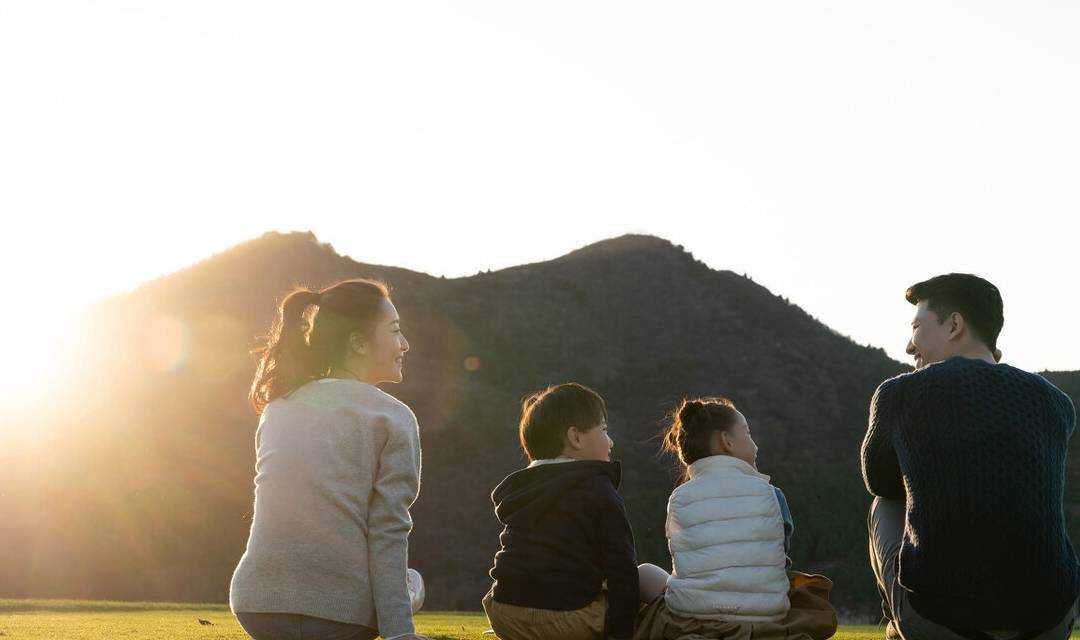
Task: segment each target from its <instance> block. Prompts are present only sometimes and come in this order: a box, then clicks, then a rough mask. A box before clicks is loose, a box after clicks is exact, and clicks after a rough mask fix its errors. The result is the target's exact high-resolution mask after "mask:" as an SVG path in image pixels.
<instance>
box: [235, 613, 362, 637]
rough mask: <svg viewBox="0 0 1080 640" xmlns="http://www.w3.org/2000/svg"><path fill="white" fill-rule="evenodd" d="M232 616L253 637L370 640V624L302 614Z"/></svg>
mask: <svg viewBox="0 0 1080 640" xmlns="http://www.w3.org/2000/svg"><path fill="white" fill-rule="evenodd" d="M236 619H237V620H238V621H239V622H240V626H241V627H243V628H244V631H247V633H248V635H249V636H251V637H252V638H254V639H255V640H374V638H376V637H377V636H378V635H379V632H378V631H376V630H375V629H372V628H370V627H364V626H361V625H358V624H348V623H345V622H336V621H334V620H325V619H323V618H314V617H312V616H302V615H299V614H295V613H241V612H237V613H236Z"/></svg>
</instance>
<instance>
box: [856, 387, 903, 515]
mask: <svg viewBox="0 0 1080 640" xmlns="http://www.w3.org/2000/svg"><path fill="white" fill-rule="evenodd" d="M898 387H899V380H898V379H895V378H894V379H892V380H886V381H885V382H883V383H881V385H880V386H879V387H878V388H877V390H876V391H874V397H873V398H872V399H871V400H870V425H869V427H868V428H867V430H866V438H865V439H863V445H862V452H861V456H860V457H861V461H862V475H863V482H864V483H865V484H866V490H867V491H869V492H870V493H871V494H873V495H875V496H880V497H882V498H891V499H894V500H903V499H904V497H905V492H904V478H903V475H902V474H901V473H900V462H899V461H898V460H897V458H896V449H895V448H894V447H893V434H894V433H895V430H896V418H897V416H896V411H897V408H896V405H897V403H896V398H895V396H896V394H897V391H898Z"/></svg>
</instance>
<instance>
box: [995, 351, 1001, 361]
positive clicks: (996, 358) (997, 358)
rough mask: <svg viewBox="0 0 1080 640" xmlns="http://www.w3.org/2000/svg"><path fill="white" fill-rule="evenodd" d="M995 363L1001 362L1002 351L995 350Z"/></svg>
mask: <svg viewBox="0 0 1080 640" xmlns="http://www.w3.org/2000/svg"><path fill="white" fill-rule="evenodd" d="M994 362H1001V349H994Z"/></svg>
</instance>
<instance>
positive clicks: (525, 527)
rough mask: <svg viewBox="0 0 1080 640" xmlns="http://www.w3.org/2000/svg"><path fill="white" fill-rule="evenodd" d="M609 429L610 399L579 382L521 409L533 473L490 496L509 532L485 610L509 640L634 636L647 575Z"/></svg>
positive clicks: (537, 396) (511, 479)
mask: <svg viewBox="0 0 1080 640" xmlns="http://www.w3.org/2000/svg"><path fill="white" fill-rule="evenodd" d="M607 430H608V428H607V408H606V407H605V405H604V400H603V399H602V398H601V397H600V396H599V395H597V394H596V392H594V391H593V390H591V389H589V388H587V387H584V386H582V385H579V384H574V383H569V384H561V385H557V386H553V387H548V388H547V389H544V390H543V391H540V392H537V393H534V394H533V395H531V396H529V397H528V398H526V399H525V401H524V402H523V403H522V412H521V422H520V425H519V433H520V437H521V446H522V448H523V449H524V450H525V454H526V455H527V456H528V458H529V466H528V467H526V468H525V469H522V470H520V471H516V472H514V473H512V474H510V475H509V476H507V477H506V478H505V479H504V480H503V481H502V482H501V483H499V486H498V487H496V488H495V491H493V492H492V494H491V499H492V501H493V502H494V503H495V515H496V516H497V517H498V518H499V521H500V522H502V523H503V525H504V528H503V532H502V534H501V535H500V536H499V541H500V543H501V545H502V549H501V550H500V551H499V552H498V553H496V554H495V566H494V567H493V568H492V569H491V572H490V575H491V577H492V579H493V580H494V584H493V585H492V588H491V590H490V591H489V592H488V594H487V595H486V596H484V600H483V605H484V611H485V612H486V613H487V616H488V620H489V621H490V622H491V626H492V629H494V631H495V633H496V634H498V636H499V638H501V639H502V640H547V639H550V638H565V639H567V640H575V639H581V640H598V639H602V638H604V637H605V636H606V637H608V638H629V637H631V635H632V634H633V628H634V617H635V616H636V614H637V610H638V604H639V600H638V598H639V595H638V568H637V562H636V560H635V555H634V537H633V533H632V532H631V530H630V523H629V522H627V520H626V512H625V510H624V508H623V501H622V498H621V497H620V496H619V494H618V491H617V488H618V486H619V479H620V468H619V463H618V462H612V461H610V452H611V448H612V446H613V444H614V443H613V442H612V441H611V438H609V437H608V435H607ZM605 581H606V583H607V584H606V588H605V585H604V583H605Z"/></svg>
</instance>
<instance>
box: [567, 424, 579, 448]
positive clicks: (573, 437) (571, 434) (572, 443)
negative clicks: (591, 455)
mask: <svg viewBox="0 0 1080 640" xmlns="http://www.w3.org/2000/svg"><path fill="white" fill-rule="evenodd" d="M566 446H568V447H570V448H571V449H580V448H581V432H580V431H578V428H577V427H567V428H566Z"/></svg>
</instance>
